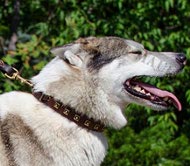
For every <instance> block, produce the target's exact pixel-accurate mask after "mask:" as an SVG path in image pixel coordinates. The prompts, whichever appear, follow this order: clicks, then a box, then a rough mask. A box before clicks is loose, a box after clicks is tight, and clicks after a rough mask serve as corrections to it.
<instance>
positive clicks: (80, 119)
mask: <svg viewBox="0 0 190 166" xmlns="http://www.w3.org/2000/svg"><path fill="white" fill-rule="evenodd" d="M33 95H34V96H35V97H36V98H37V99H38V100H39V101H40V102H42V103H44V104H45V105H47V106H49V107H50V108H52V109H53V110H54V111H56V112H57V113H59V114H61V115H62V116H64V117H66V118H67V119H69V120H71V121H72V122H74V123H76V124H77V125H79V126H81V127H83V128H86V129H88V130H93V131H97V132H102V131H103V130H104V127H105V126H104V125H103V124H101V123H100V122H98V121H95V120H94V119H92V118H88V117H87V116H86V115H82V114H80V113H78V112H76V111H75V110H74V109H72V108H70V107H67V106H64V105H63V104H62V103H61V102H59V101H57V100H55V99H54V98H53V97H51V96H48V95H45V94H43V93H42V92H33Z"/></svg>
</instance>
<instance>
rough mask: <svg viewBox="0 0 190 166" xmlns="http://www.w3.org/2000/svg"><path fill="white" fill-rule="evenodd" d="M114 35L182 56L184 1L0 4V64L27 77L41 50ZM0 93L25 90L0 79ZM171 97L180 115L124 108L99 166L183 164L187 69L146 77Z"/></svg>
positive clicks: (186, 23) (7, 0)
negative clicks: (125, 122)
mask: <svg viewBox="0 0 190 166" xmlns="http://www.w3.org/2000/svg"><path fill="white" fill-rule="evenodd" d="M86 36H119V37H122V38H126V39H132V40H135V41H137V42H140V43H142V44H143V45H144V46H145V48H147V49H149V50H154V51H173V52H184V53H185V54H186V55H187V59H188V60H189V59H190V1H188V0H159V1H156V0H85V1H83V0H48V1H47V0H32V1H31V0H24V1H21V0H1V1H0V59H3V60H4V61H6V62H7V63H8V64H10V65H13V66H14V67H16V68H17V69H18V70H19V71H20V73H21V75H22V76H24V77H26V78H31V77H32V76H33V75H35V74H37V73H38V72H39V71H40V70H41V68H42V67H43V66H44V65H45V64H46V63H47V62H48V61H49V60H51V59H52V58H53V56H52V55H50V54H49V49H50V48H52V47H54V46H59V45H64V44H66V43H69V42H71V41H73V40H75V39H77V38H79V37H86ZM0 80H1V83H0V93H3V92H5V91H12V90H22V91H29V92H30V89H29V88H28V87H26V86H24V85H21V84H19V83H18V82H12V81H10V80H7V79H5V78H4V76H2V75H0ZM145 81H149V82H151V83H152V84H154V85H156V86H158V87H159V88H161V89H166V90H169V91H171V92H173V93H174V94H175V95H177V96H178V98H179V100H180V101H181V103H182V106H183V110H182V111H181V112H178V111H177V110H176V109H175V108H170V109H169V110H167V111H165V112H155V111H153V110H150V109H148V108H145V107H140V106H137V105H130V106H129V107H128V108H127V109H126V111H125V112H126V116H127V119H128V125H127V126H126V127H125V128H123V129H121V130H120V131H115V130H112V129H107V130H106V131H105V134H106V135H107V137H108V138H109V150H108V155H107V157H106V159H105V161H104V163H103V164H102V165H103V166H189V165H190V66H189V62H187V66H186V67H185V68H184V70H183V71H182V72H181V73H180V74H178V75H177V76H175V77H167V78H154V79H153V78H151V79H150V78H147V79H146V80H145Z"/></svg>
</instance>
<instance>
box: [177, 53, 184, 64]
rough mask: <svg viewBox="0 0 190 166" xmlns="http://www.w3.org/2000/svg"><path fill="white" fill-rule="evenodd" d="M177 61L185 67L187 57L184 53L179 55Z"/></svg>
mask: <svg viewBox="0 0 190 166" xmlns="http://www.w3.org/2000/svg"><path fill="white" fill-rule="evenodd" d="M176 60H177V62H178V63H180V64H182V65H185V64H186V56H185V54H183V53H179V54H177V56H176Z"/></svg>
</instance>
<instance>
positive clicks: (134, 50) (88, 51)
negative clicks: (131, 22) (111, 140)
mask: <svg viewBox="0 0 190 166" xmlns="http://www.w3.org/2000/svg"><path fill="white" fill-rule="evenodd" d="M51 52H52V53H53V54H54V55H56V58H55V59H54V60H53V61H52V62H50V63H49V64H48V65H47V66H46V67H45V68H44V69H43V70H42V71H41V73H40V74H39V75H38V76H36V77H34V78H33V82H34V84H35V87H34V88H35V89H36V90H37V91H38V90H40V91H43V92H44V93H46V94H49V95H52V96H54V97H55V98H57V99H59V100H61V101H62V102H63V103H65V104H67V105H70V106H71V107H74V108H75V109H76V110H77V111H79V112H83V113H84V114H86V115H87V116H90V117H92V118H95V119H97V120H101V121H102V122H103V123H105V124H106V125H109V126H112V127H115V128H120V127H122V126H124V125H125V124H126V119H125V117H124V115H123V113H122V110H123V109H124V107H125V106H126V105H127V104H129V103H137V104H140V105H144V106H148V107H150V108H153V109H155V110H163V109H167V108H168V106H170V105H174V106H176V107H177V109H179V110H181V104H180V102H179V101H178V99H177V98H176V97H175V96H174V95H173V94H172V93H170V92H167V91H163V90H160V89H158V88H156V87H154V86H152V85H148V84H145V83H142V82H140V81H137V80H136V77H137V76H151V77H153V76H156V77H161V76H166V75H173V74H176V73H178V72H179V71H180V70H181V69H182V68H183V66H184V64H185V56H184V54H182V53H172V52H151V51H148V50H146V49H145V48H144V47H143V46H142V45H141V44H139V43H137V42H134V41H131V40H125V39H122V38H118V37H101V38H96V37H89V38H81V39H78V40H77V41H75V42H73V43H71V44H67V45H65V46H62V47H57V48H53V49H52V50H51Z"/></svg>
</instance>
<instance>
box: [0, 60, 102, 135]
mask: <svg viewBox="0 0 190 166" xmlns="http://www.w3.org/2000/svg"><path fill="white" fill-rule="evenodd" d="M0 71H1V72H2V73H3V74H4V75H5V76H6V77H7V78H9V79H12V80H19V81H20V82H21V83H24V84H26V85H28V86H30V87H33V84H32V83H31V82H30V81H29V80H27V79H24V78H23V77H21V76H20V75H19V72H18V70H17V69H15V68H13V67H12V66H9V65H8V64H6V63H4V62H3V61H2V60H0ZM32 94H33V95H34V97H35V98H36V99H38V100H39V101H40V102H42V103H43V104H45V105H47V106H48V107H50V108H52V109H53V110H54V111H55V112H57V113H59V114H61V115H62V116H64V117H65V118H67V119H69V120H71V121H72V122H74V123H76V124H77V125H78V126H80V127H83V128H86V129H88V130H92V131H97V132H102V131H103V130H104V127H105V126H104V125H103V124H102V123H101V122H99V121H95V120H94V119H92V118H89V117H87V116H86V115H83V114H81V113H78V112H76V111H75V110H74V109H72V108H70V107H68V106H65V105H63V104H62V103H61V102H59V101H57V100H55V99H54V98H53V97H51V96H49V95H46V94H43V93H42V92H33V93H32Z"/></svg>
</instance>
